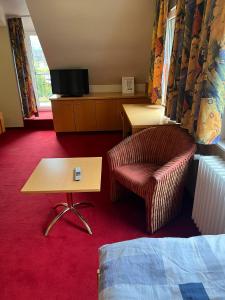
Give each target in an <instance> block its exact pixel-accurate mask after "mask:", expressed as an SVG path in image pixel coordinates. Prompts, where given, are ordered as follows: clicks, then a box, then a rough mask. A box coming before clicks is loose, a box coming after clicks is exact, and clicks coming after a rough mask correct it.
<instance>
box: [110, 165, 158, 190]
mask: <svg viewBox="0 0 225 300" xmlns="http://www.w3.org/2000/svg"><path fill="white" fill-rule="evenodd" d="M159 168H160V166H158V165H154V164H149V163H136V164H130V165H123V166H119V167H117V168H116V169H115V170H114V175H115V179H116V180H117V181H118V182H119V183H120V184H122V185H123V186H125V187H126V188H127V189H130V190H133V191H134V192H135V193H137V194H138V195H142V194H143V192H144V190H143V188H144V186H145V185H146V183H147V182H149V180H150V179H151V177H152V175H153V173H154V172H155V171H156V170H157V169H159Z"/></svg>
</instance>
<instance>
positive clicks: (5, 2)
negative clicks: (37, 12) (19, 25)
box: [0, 0, 29, 16]
mask: <svg viewBox="0 0 225 300" xmlns="http://www.w3.org/2000/svg"><path fill="white" fill-rule="evenodd" d="M0 5H1V6H2V8H3V10H4V12H5V14H6V15H16V16H20V15H29V10H28V8H27V4H26V1H25V0H0Z"/></svg>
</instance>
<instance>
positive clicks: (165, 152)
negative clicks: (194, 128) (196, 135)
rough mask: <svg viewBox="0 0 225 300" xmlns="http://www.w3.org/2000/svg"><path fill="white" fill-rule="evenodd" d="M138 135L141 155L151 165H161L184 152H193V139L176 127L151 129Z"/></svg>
mask: <svg viewBox="0 0 225 300" xmlns="http://www.w3.org/2000/svg"><path fill="white" fill-rule="evenodd" d="M138 135H140V136H139V138H138V139H141V140H142V151H143V153H142V154H143V156H145V157H146V160H148V161H149V162H151V163H155V164H158V165H163V164H165V163H166V162H168V161H170V160H171V159H173V158H175V157H177V156H180V155H183V154H185V153H186V152H187V153H188V152H190V154H192V153H194V152H195V148H196V146H195V142H194V139H193V138H192V137H191V136H190V135H189V134H188V133H187V131H186V130H185V129H182V128H180V127H179V126H177V125H159V126H156V127H151V128H148V129H146V130H143V131H141V132H140V133H138V134H137V137H138Z"/></svg>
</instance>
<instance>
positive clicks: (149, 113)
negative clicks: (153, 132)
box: [122, 104, 168, 137]
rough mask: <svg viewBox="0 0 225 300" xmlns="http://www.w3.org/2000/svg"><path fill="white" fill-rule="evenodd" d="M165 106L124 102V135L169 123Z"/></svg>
mask: <svg viewBox="0 0 225 300" xmlns="http://www.w3.org/2000/svg"><path fill="white" fill-rule="evenodd" d="M164 111H165V108H164V107H163V106H160V105H146V104H124V105H123V114H122V118H123V136H124V137H126V136H127V135H129V134H130V133H131V134H134V133H136V132H138V131H140V130H143V129H145V128H148V127H151V126H153V125H161V124H167V123H168V118H167V117H165V116H164Z"/></svg>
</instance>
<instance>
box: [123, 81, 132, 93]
mask: <svg viewBox="0 0 225 300" xmlns="http://www.w3.org/2000/svg"><path fill="white" fill-rule="evenodd" d="M122 93H123V94H134V77H122Z"/></svg>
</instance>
